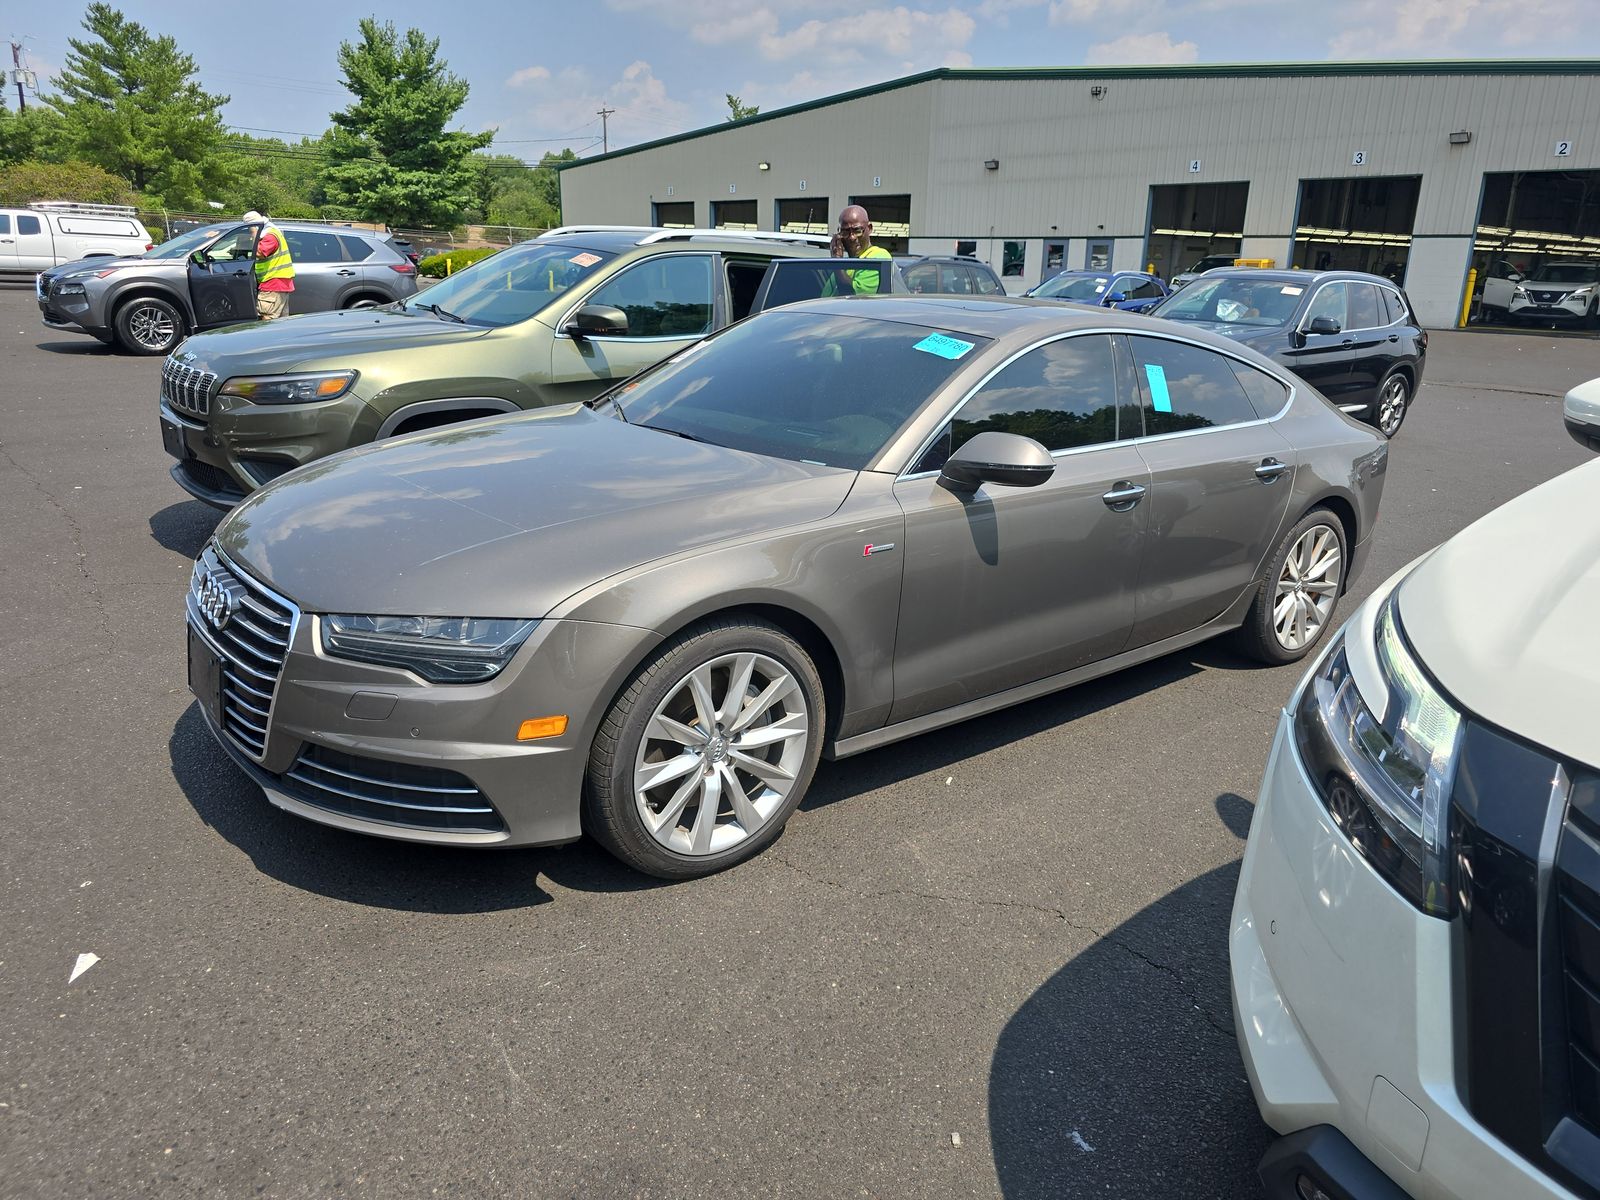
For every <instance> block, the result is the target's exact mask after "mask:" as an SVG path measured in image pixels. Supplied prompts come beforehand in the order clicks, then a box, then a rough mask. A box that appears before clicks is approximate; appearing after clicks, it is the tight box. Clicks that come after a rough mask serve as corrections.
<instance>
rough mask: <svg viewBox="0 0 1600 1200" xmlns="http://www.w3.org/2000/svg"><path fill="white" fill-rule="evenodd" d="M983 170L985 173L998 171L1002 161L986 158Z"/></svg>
mask: <svg viewBox="0 0 1600 1200" xmlns="http://www.w3.org/2000/svg"><path fill="white" fill-rule="evenodd" d="M983 169H984V170H985V171H998V170H999V169H1000V160H999V159H998V158H986V159H984V160H983Z"/></svg>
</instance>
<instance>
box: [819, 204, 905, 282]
mask: <svg viewBox="0 0 1600 1200" xmlns="http://www.w3.org/2000/svg"><path fill="white" fill-rule="evenodd" d="M829 248H830V249H831V250H832V252H833V256H834V257H835V258H890V257H892V256H891V255H890V253H889V252H888V251H887V250H885V249H884V248H883V247H882V246H874V245H873V244H872V222H871V221H870V220H868V219H867V210H866V209H864V208H862V207H861V205H859V204H851V205H848V206H846V207H845V208H844V209H843V210H842V211H841V212H840V213H839V228H838V229H836V230H834V233H833V241H832V243H831V244H830V247H829ZM840 274H841V275H843V276H844V280H843V283H842V285H840V286H839V287H838V288H837V289H836V290H837V291H838V292H839V293H841V294H842V293H843V292H844V290H845V288H846V287H848V288H849V289H850V290H851V291H853V292H855V293H856V294H857V295H863V294H868V293H872V292H876V291H877V290H878V288H879V286H880V281H879V279H878V272H876V271H841V272H840Z"/></svg>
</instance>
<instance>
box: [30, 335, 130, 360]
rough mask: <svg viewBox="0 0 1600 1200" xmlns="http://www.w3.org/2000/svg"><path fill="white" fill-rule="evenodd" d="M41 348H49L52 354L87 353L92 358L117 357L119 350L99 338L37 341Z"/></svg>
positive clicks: (85, 337) (87, 337) (85, 336)
mask: <svg viewBox="0 0 1600 1200" xmlns="http://www.w3.org/2000/svg"><path fill="white" fill-rule="evenodd" d="M34 345H36V346H38V347H39V349H41V350H48V351H49V352H50V353H51V354H75V355H85V356H88V357H91V358H117V357H120V356H119V355H118V354H117V351H116V350H114V349H112V348H111V347H110V346H108V345H106V344H105V343H104V342H102V341H100V339H98V338H92V337H89V336H88V335H87V334H85V335H84V336H83V337H80V338H75V339H74V340H72V341H70V342H35V343H34Z"/></svg>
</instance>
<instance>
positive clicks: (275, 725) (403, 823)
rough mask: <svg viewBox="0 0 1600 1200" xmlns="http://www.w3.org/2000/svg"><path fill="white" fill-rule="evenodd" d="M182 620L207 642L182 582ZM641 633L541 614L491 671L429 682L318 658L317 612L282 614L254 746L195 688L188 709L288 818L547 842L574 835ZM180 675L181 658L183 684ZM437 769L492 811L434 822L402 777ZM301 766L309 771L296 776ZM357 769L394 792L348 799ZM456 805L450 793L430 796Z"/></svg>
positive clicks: (649, 639)
mask: <svg viewBox="0 0 1600 1200" xmlns="http://www.w3.org/2000/svg"><path fill="white" fill-rule="evenodd" d="M188 626H189V628H190V630H191V631H193V633H194V634H198V635H199V637H200V638H201V639H202V640H203V641H204V642H205V643H206V645H207V646H208V647H209V648H210V649H211V650H213V651H217V650H218V649H219V648H221V641H220V639H219V638H217V637H216V636H214V634H213V631H212V629H211V628H210V626H209V625H208V623H207V620H206V618H205V617H204V616H203V615H202V613H201V612H200V611H199V609H198V607H197V604H196V600H195V596H194V594H193V593H191V594H190V598H189V604H188ZM655 638H656V635H655V634H654V633H652V632H651V631H649V630H643V629H635V628H632V627H629V626H621V625H603V624H598V623H594V622H585V621H564V620H556V621H544V622H542V623H541V624H540V625H539V626H538V628H536V629H535V630H534V631H533V634H532V635H531V636H530V637H529V639H528V641H527V643H525V644H524V645H523V647H522V648H521V649H520V650H519V651H518V652H517V654H516V656H515V657H514V658H513V660H512V661H511V663H510V664H509V665H508V666H507V667H506V669H505V670H504V671H502V672H501V673H500V674H499V675H498V676H496V677H495V678H494V679H492V680H490V681H488V682H486V683H481V684H454V685H440V684H429V683H426V682H425V681H423V680H421V679H420V678H419V677H417V676H414V675H412V674H411V673H409V672H407V671H401V670H396V669H392V668H387V667H378V666H370V665H367V664H364V663H357V662H348V661H345V660H342V659H335V658H330V657H328V656H327V655H325V654H324V653H323V652H322V650H321V648H320V645H319V644H318V641H317V618H316V617H314V616H311V615H296V617H295V619H294V622H293V629H292V632H291V634H290V636H289V649H288V653H287V655H286V656H285V658H284V661H283V667H282V671H281V674H280V675H279V678H278V682H277V685H276V688H275V691H274V694H273V697H272V701H271V703H270V706H268V708H267V715H266V716H265V718H264V722H265V725H266V737H265V743H264V746H263V747H262V748H261V749H260V750H259V752H258V751H256V749H255V748H254V747H251V746H248V745H246V744H244V743H243V742H241V741H240V740H239V738H237V737H236V736H234V735H233V734H232V733H230V732H227V730H226V726H227V724H228V721H227V719H226V718H223V719H222V721H221V724H220V725H219V721H218V719H217V718H216V717H214V716H213V713H212V712H211V711H209V710H208V705H207V704H206V703H205V701H204V698H203V697H202V698H201V699H202V703H201V705H200V709H201V712H202V713H203V714H204V715H205V717H206V725H207V727H208V728H210V730H211V732H212V734H213V735H214V736H215V737H216V739H217V740H218V741H219V742H220V743H221V744H222V745H223V747H224V748H225V749H226V750H227V752H228V753H229V755H230V756H231V757H232V758H233V759H234V761H235V762H236V763H238V765H239V766H240V767H241V768H242V769H243V770H244V771H245V772H246V773H247V774H248V775H249V776H250V778H251V779H252V780H253V781H254V782H255V783H256V784H257V785H258V786H259V787H260V788H261V789H262V791H263V792H265V793H266V796H267V798H268V799H269V800H270V801H271V802H272V803H273V804H275V805H277V806H278V807H279V808H282V809H285V810H286V811H288V812H291V813H294V814H295V815H296V816H300V817H305V818H307V819H309V820H313V821H317V822H320V823H322V824H326V825H333V826H336V827H338V828H341V829H347V830H352V831H355V832H358V833H366V834H372V835H374V836H378V837H386V838H394V839H398V840H402V841H412V842H425V843H432V844H438V845H479V846H482V845H500V846H530V845H549V844H555V843H560V842H568V841H572V840H573V839H575V838H577V837H579V836H580V835H581V833H582V829H581V824H580V819H579V811H580V801H581V797H582V787H583V778H584V772H585V771H586V769H587V766H588V757H589V746H590V743H591V741H592V740H593V737H594V734H595V731H596V729H597V728H598V725H599V722H600V720H601V719H602V718H603V717H604V714H605V712H606V710H607V709H608V708H609V706H610V704H611V701H612V699H613V697H614V696H615V694H616V691H617V690H618V688H619V687H620V678H619V676H620V675H621V674H622V673H623V672H625V671H626V670H627V667H628V664H631V663H633V662H636V661H638V659H639V658H640V657H642V655H643V654H644V653H645V651H646V649H647V648H648V646H650V645H652V644H653V643H654V641H655ZM191 662H192V660H191ZM193 674H194V672H193V667H192V665H191V690H194V686H195V685H194V682H193ZM197 695H198V692H197ZM556 714H566V715H568V717H569V721H568V725H567V730H566V732H565V733H564V734H562V735H561V736H559V737H553V738H545V739H541V740H539V741H531V742H519V741H517V739H516V734H517V730H518V728H519V726H520V725H521V723H522V722H523V721H524V720H526V719H529V718H533V717H544V716H552V715H556ZM323 750H326V751H329V752H331V753H328V754H322V753H321V751H323ZM319 759H320V760H322V761H324V762H326V761H327V760H329V759H332V760H333V763H334V765H333V768H332V770H331V771H330V769H329V768H328V767H326V766H324V767H320V768H319V767H317V766H316V762H317V760H319ZM352 764H356V767H355V772H354V774H352V775H351V776H350V777H349V779H342V778H341V776H340V775H339V774H338V772H340V771H351V769H352ZM362 764H365V765H362ZM308 765H309V766H310V768H311V770H310V771H309V772H308V770H307V767H308ZM444 773H448V774H450V775H454V776H459V777H460V778H461V779H463V780H465V781H467V784H469V785H470V788H472V789H475V791H476V793H477V794H478V795H479V796H480V797H481V798H482V800H484V801H487V803H488V804H489V805H490V806H492V808H493V818H491V819H490V820H488V821H480V822H478V824H479V825H480V826H481V827H480V828H478V829H476V830H463V829H460V828H447V827H444V826H443V825H442V824H441V821H440V819H439V813H440V811H441V810H440V808H439V807H437V806H436V800H435V798H434V797H432V796H430V795H429V794H428V793H426V792H425V791H424V790H420V789H417V788H416V781H417V780H418V779H419V778H423V779H435V778H439V777H440V776H441V775H442V774H444ZM308 774H315V775H317V776H318V778H319V779H321V780H322V781H323V782H322V783H319V784H317V785H315V786H310V787H308V786H307V785H306V784H305V783H304V780H305V778H306V777H307V775H308ZM358 777H364V778H365V779H366V780H367V781H369V782H370V781H372V780H377V781H379V782H382V783H385V784H386V785H387V788H388V793H387V794H388V795H389V796H390V797H391V799H394V798H403V800H404V803H402V804H393V803H385V802H384V801H382V800H380V801H378V802H376V803H373V802H371V801H370V800H367V801H363V800H361V797H362V796H364V795H369V794H370V792H371V789H370V788H366V787H364V786H361V785H358V784H356V783H353V782H350V780H353V779H356V778H358ZM394 789H401V790H400V791H399V792H396V791H395V790H394ZM479 802H480V803H481V801H479ZM456 803H458V800H457V799H456V798H455V797H453V796H446V797H443V798H442V799H438V800H437V805H443V804H451V805H454V804H456ZM407 805H421V806H423V807H417V808H410V809H408V808H407V807H406V806H407ZM431 805H432V806H434V807H428V806H431Z"/></svg>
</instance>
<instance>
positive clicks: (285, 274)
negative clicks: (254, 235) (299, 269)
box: [256, 225, 294, 287]
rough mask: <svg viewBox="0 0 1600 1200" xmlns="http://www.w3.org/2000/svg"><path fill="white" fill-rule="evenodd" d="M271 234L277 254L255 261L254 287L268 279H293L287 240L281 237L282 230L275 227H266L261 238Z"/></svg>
mask: <svg viewBox="0 0 1600 1200" xmlns="http://www.w3.org/2000/svg"><path fill="white" fill-rule="evenodd" d="M268 234H271V235H272V236H273V237H275V238H277V239H278V249H277V252H276V253H275V254H273V255H271V256H270V257H268V258H258V259H256V286H257V287H260V286H261V285H262V284H263V283H265V282H266V281H267V280H269V279H293V278H294V259H292V258H290V257H289V240H288V239H287V238H285V237H284V236H283V230H281V229H279V228H278V227H277V226H276V225H268V226H267V227H266V228H264V229H263V230H262V231H261V236H262V237H266V236H267V235H268Z"/></svg>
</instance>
